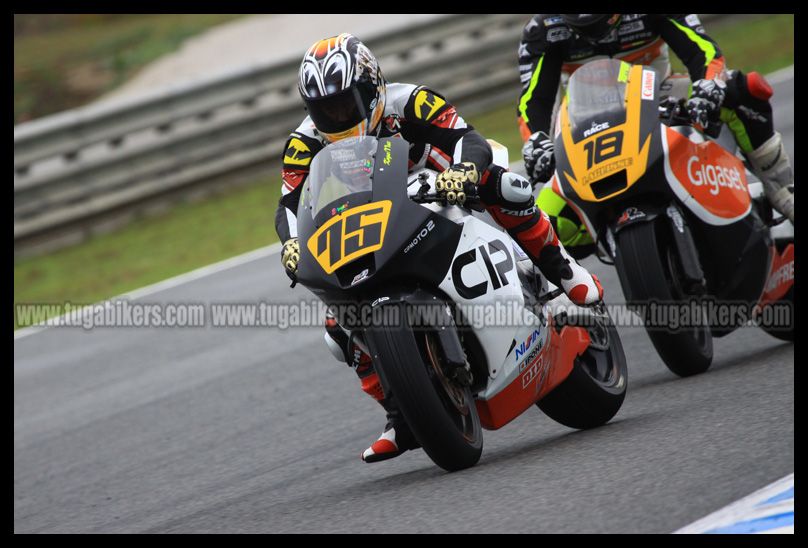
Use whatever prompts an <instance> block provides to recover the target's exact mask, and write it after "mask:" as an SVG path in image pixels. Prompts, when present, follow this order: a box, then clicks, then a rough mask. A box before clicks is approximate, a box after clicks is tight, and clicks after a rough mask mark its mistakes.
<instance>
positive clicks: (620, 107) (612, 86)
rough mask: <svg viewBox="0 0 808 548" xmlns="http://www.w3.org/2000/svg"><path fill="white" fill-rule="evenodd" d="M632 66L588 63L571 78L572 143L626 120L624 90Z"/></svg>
mask: <svg viewBox="0 0 808 548" xmlns="http://www.w3.org/2000/svg"><path fill="white" fill-rule="evenodd" d="M630 70H631V65H629V64H628V63H625V62H622V61H619V60H617V59H601V60H598V61H593V62H591V63H587V64H585V65H584V66H582V67H581V68H579V69H578V70H576V71H575V72H574V73H573V74H572V77H570V82H569V87H568V88H567V93H568V101H569V106H568V111H569V120H570V129H571V130H572V135H573V140H574V141H576V142H577V141H580V140H581V139H583V138H586V137H588V136H589V135H590V134H594V133H596V132H599V131H602V130H604V129H607V128H609V127H614V126H618V125H620V124H622V123H624V122H625V121H626V103H625V101H626V88H627V85H628V74H629V71H630Z"/></svg>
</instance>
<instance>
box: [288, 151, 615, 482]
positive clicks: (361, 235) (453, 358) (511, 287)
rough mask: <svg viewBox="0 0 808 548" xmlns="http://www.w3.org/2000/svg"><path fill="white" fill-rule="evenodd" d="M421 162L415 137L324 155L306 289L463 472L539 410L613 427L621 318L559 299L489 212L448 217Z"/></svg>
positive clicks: (303, 209) (431, 442)
mask: <svg viewBox="0 0 808 548" xmlns="http://www.w3.org/2000/svg"><path fill="white" fill-rule="evenodd" d="M493 145H494V146H495V150H496V152H495V160H496V159H497V158H498V159H499V161H498V163H499V165H505V166H507V165H508V159H507V150H506V149H505V148H504V147H502V146H501V145H497V144H496V143H493ZM408 154H409V145H408V143H407V142H406V141H405V140H404V139H401V138H383V139H376V138H375V137H362V138H351V139H344V140H342V141H339V142H337V143H332V144H329V145H328V146H327V147H325V148H324V149H323V150H321V151H320V152H319V153H318V154H317V156H316V157H315V158H314V160H313V161H312V164H311V172H310V174H309V177H308V178H307V180H306V182H305V186H304V187H303V190H302V195H301V200H300V206H299V208H298V214H297V227H298V235H299V238H300V244H301V245H300V247H301V257H300V264H299V267H298V281H299V282H300V283H301V284H303V285H304V286H305V287H307V288H308V289H310V290H311V291H312V292H313V293H314V294H315V295H317V296H318V297H319V298H321V299H322V300H323V302H324V303H326V304H327V305H328V306H329V307H330V308H331V309H332V311H333V312H334V314H335V315H336V317H337V319H338V322H339V324H340V325H341V326H342V327H344V328H346V329H349V330H350V332H351V339H352V340H353V341H354V342H356V343H357V344H358V345H359V346H360V347H362V348H364V349H366V351H367V352H368V353H369V354H370V355H371V356H372V359H373V364H374V367H375V369H376V371H377V372H378V374H379V378H380V380H381V383H382V387H383V389H384V393H385V394H386V395H392V396H393V397H395V398H396V401H397V404H398V406H399V408H400V409H401V412H402V414H403V415H404V418H405V419H406V420H407V424H408V425H409V426H410V428H411V429H412V431H413V433H414V434H415V437H416V439H417V440H418V442H419V443H420V444H421V446H422V447H423V448H424V451H425V452H426V453H427V454H428V455H429V457H430V458H431V459H432V460H433V461H434V462H435V463H437V464H438V465H439V466H441V467H442V468H444V469H446V470H449V471H452V470H459V469H462V468H467V467H469V466H472V465H474V464H475V463H476V462H477V461H478V460H479V458H480V455H481V452H482V446H483V436H482V429H483V428H486V429H497V428H501V427H502V426H504V425H506V424H507V423H509V422H510V421H512V420H513V419H515V418H516V417H518V416H519V415H521V414H522V413H524V412H525V411H527V410H528V409H531V408H533V405H534V404H536V405H538V407H539V408H540V409H541V410H542V411H544V412H545V413H546V414H547V415H549V416H550V417H551V418H553V419H554V420H556V421H558V422H560V423H561V424H564V425H566V426H569V427H572V428H592V427H595V426H600V425H602V424H604V423H606V422H607V421H609V420H610V419H611V418H612V417H613V416H614V414H615V413H617V411H618V410H619V409H620V406H621V405H622V403H623V399H624V398H625V393H626V385H627V370H626V360H625V355H624V354H623V349H622V346H621V344H620V338H619V336H618V335H617V330H616V329H615V327H614V325H613V323H612V322H611V319H610V318H609V316H608V312H607V311H605V310H603V308H604V307H602V306H601V307H600V308H601V310H600V311H599V310H598V309H597V307H595V308H581V307H575V306H574V305H572V303H571V302H570V301H569V299H567V297H566V295H564V294H563V291H561V290H560V289H555V290H553V289H551V288H550V286H549V285H548V283H547V281H546V280H544V279H543V278H542V277H541V276H540V274H539V272H538V270H537V269H536V268H535V267H534V266H533V264H532V262H531V261H530V259H528V258H527V256H526V255H524V253H523V252H522V251H521V250H520V249H519V247H518V245H517V244H516V243H515V242H514V241H513V240H512V239H511V238H510V236H509V235H508V234H507V233H506V232H504V231H503V229H502V228H500V227H498V226H496V225H495V224H493V221H492V220H490V218H488V220H486V219H485V216H479V215H477V211H473V210H472V209H471V206H474V207H478V208H479V209H482V206H481V205H480V204H479V203H477V204H475V203H472V202H473V200H472V199H471V198H470V199H468V200H466V202H465V205H464V206H446V205H444V203H443V202H444V200H443V198H441V197H439V196H438V195H437V194H436V192H435V187H434V181H435V175H436V174H435V173H434V172H432V171H429V170H422V171H421V172H418V173H414V174H411V175H409V176H408V167H407V166H408V164H407V161H408ZM564 301H565V302H564Z"/></svg>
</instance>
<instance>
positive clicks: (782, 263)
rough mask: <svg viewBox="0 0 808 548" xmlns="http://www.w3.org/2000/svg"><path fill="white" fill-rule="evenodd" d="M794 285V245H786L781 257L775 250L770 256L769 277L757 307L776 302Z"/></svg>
mask: <svg viewBox="0 0 808 548" xmlns="http://www.w3.org/2000/svg"><path fill="white" fill-rule="evenodd" d="M793 285H794V244H788V246H786V248H785V249H784V250H783V253H782V255H781V254H779V253H777V251H776V250H775V251H774V253H773V254H772V264H771V267H770V268H769V277H768V278H767V279H766V286H765V287H764V288H763V295H762V296H761V298H760V300H759V301H758V306H765V305H767V304H769V303H773V302H777V301H778V300H780V299H782V298H783V296H784V295H785V294H786V293H788V290H789V289H791V286H793Z"/></svg>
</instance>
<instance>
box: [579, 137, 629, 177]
mask: <svg viewBox="0 0 808 548" xmlns="http://www.w3.org/2000/svg"><path fill="white" fill-rule="evenodd" d="M622 149H623V132H622V131H616V132H613V133H606V134H604V135H600V136H598V138H597V139H595V140H593V141H589V142H588V143H586V144H585V145H584V150H586V169H592V166H594V165H595V164H599V163H601V162H603V161H605V160H608V159H609V158H614V157H615V156H620V152H621V150H622Z"/></svg>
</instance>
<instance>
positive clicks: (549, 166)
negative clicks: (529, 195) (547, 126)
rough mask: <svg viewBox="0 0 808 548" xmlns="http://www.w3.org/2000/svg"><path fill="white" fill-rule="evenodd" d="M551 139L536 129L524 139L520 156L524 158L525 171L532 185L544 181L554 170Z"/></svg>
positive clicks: (547, 179) (548, 178)
mask: <svg viewBox="0 0 808 548" xmlns="http://www.w3.org/2000/svg"><path fill="white" fill-rule="evenodd" d="M553 151H554V147H553V141H552V139H550V136H549V135H547V134H546V133H544V132H543V131H537V132H536V133H534V134H533V135H531V136H530V137H529V138H528V140H527V141H525V144H524V146H523V147H522V158H523V159H524V160H525V172H526V173H527V178H528V179H529V180H530V183H531V184H532V185H534V186H535V185H536V184H537V183H546V182H547V181H549V180H550V177H552V176H553V171H555V156H554V154H553Z"/></svg>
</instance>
